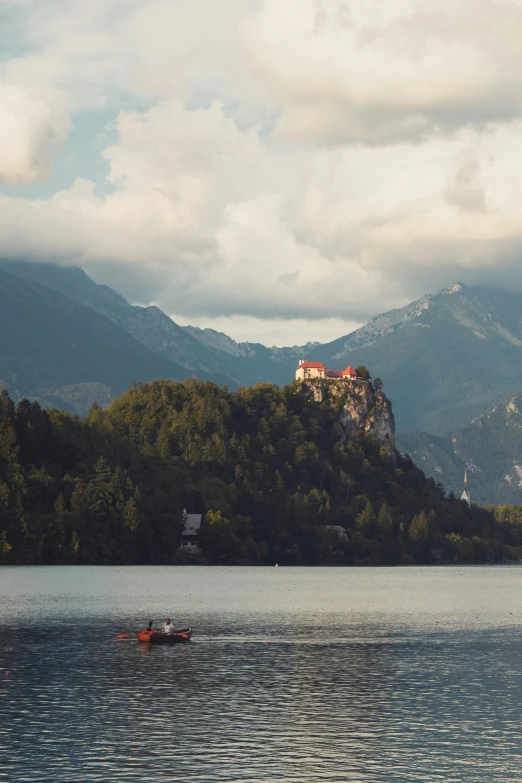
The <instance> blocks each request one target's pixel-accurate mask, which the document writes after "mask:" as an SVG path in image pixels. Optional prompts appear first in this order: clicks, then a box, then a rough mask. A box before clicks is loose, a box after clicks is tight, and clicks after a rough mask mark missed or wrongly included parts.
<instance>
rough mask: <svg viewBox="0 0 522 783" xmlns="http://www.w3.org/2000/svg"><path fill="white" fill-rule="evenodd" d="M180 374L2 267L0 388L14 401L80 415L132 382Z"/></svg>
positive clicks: (85, 311)
mask: <svg viewBox="0 0 522 783" xmlns="http://www.w3.org/2000/svg"><path fill="white" fill-rule="evenodd" d="M186 375H187V372H186V370H185V369H184V368H182V367H180V366H179V365H177V364H175V363H174V362H170V361H168V360H167V359H164V358H162V357H160V356H158V355H156V354H154V353H152V352H151V351H149V350H147V349H146V348H144V347H143V345H141V344H140V343H139V342H138V341H137V340H135V339H134V338H133V337H131V336H130V335H129V334H128V333H127V332H126V331H124V330H123V329H121V328H120V327H118V326H116V325H115V324H114V323H112V322H111V321H110V320H109V319H107V318H105V317H104V316H103V315H100V314H98V313H96V312H94V311H93V310H91V309H89V308H87V307H84V306H83V305H80V304H78V303H77V302H74V301H73V300H72V299H69V298H68V297H67V296H65V295H64V294H61V293H58V292H57V291H52V290H51V289H50V288H47V287H46V286H42V285H38V284H37V283H34V282H32V281H29V280H23V279H21V278H20V277H15V276H14V275H11V274H9V273H7V272H5V271H3V270H0V387H5V388H7V389H8V391H9V392H10V393H11V394H12V395H13V396H14V397H16V398H19V397H22V396H28V397H36V398H38V399H39V400H40V401H41V402H42V403H43V404H45V405H52V406H55V407H62V408H65V409H66V410H72V411H75V412H77V413H80V414H83V413H85V412H86V411H87V409H88V408H89V406H90V404H91V403H92V402H93V401H94V400H96V401H98V402H100V403H101V404H106V403H108V402H109V401H110V400H111V399H112V398H113V397H114V396H116V395H118V394H120V393H121V392H123V391H124V390H125V389H127V388H128V387H129V385H130V384H131V383H132V382H133V381H149V380H153V379H156V378H171V379H173V380H183V379H184V378H185V377H186Z"/></svg>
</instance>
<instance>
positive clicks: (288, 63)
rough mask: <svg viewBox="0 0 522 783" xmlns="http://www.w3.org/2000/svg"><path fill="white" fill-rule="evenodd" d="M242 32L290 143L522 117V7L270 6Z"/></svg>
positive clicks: (401, 136) (492, 2)
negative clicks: (280, 108)
mask: <svg viewBox="0 0 522 783" xmlns="http://www.w3.org/2000/svg"><path fill="white" fill-rule="evenodd" d="M242 33H243V42H244V47H245V53H246V55H247V57H248V59H249V62H250V67H251V68H252V69H253V71H254V73H255V74H256V77H257V78H258V80H259V81H260V82H262V84H263V85H264V87H265V89H266V90H267V92H268V94H269V95H270V96H272V97H273V99H274V100H278V101H279V102H280V103H281V104H282V105H283V106H284V112H283V113H282V116H281V120H280V122H279V126H278V131H279V133H280V135H281V136H282V137H284V138H288V139H293V140H301V141H308V142H310V143H317V144H327V145H331V144H339V145H343V144H372V145H380V144H390V143H392V144H394V143H398V142H401V141H411V142H418V141H419V140H421V139H424V138H427V137H429V136H431V135H433V134H444V133H450V132H452V131H454V130H455V129H458V128H461V127H463V126H477V127H483V126H485V125H487V124H489V123H494V122H497V121H503V120H510V119H513V118H514V117H519V116H520V113H521V110H522V98H521V95H522V93H521V86H522V85H521V81H522V75H521V73H520V69H519V67H518V62H519V61H520V57H521V55H522V7H521V6H520V4H518V3H512V2H509V3H508V2H498V1H497V0H460V2H459V3H454V2H449V0H441V2H438V3H437V4H435V5H434V4H433V3H430V2H428V1H427V0H421V1H420V2H418V0H394V2H390V3H382V2H381V0H351V2H347V1H346V0H285V1H284V4H283V7H282V5H281V2H280V0H265V2H264V3H263V6H262V8H261V9H260V10H259V11H258V12H257V13H256V14H254V15H252V16H251V17H250V18H249V19H248V20H245V21H244V23H243V25H242Z"/></svg>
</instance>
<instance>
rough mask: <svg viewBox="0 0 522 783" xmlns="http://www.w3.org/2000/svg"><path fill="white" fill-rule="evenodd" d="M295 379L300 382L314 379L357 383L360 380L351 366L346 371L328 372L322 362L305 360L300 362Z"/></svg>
mask: <svg viewBox="0 0 522 783" xmlns="http://www.w3.org/2000/svg"><path fill="white" fill-rule="evenodd" d="M295 377H296V380H298V381H306V380H311V379H312V378H326V379H329V380H336V379H337V380H343V379H344V380H349V381H356V380H357V378H358V376H357V372H356V371H355V370H354V369H353V367H351V366H350V365H349V366H348V367H347V368H346V370H327V369H326V367H325V365H324V364H322V363H321V362H308V361H305V360H302V361H300V362H299V365H298V367H297V370H296V371H295Z"/></svg>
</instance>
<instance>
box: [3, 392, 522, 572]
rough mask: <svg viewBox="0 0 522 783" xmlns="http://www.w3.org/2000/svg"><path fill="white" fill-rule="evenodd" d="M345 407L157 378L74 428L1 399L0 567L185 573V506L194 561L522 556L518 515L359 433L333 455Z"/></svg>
mask: <svg viewBox="0 0 522 783" xmlns="http://www.w3.org/2000/svg"><path fill="white" fill-rule="evenodd" d="M341 403H342V400H341V401H339V400H338V401H337V403H336V404H332V403H331V402H328V401H326V402H323V403H314V402H313V401H312V400H311V399H310V398H309V397H307V396H306V395H304V394H302V393H300V391H299V389H298V387H297V386H296V385H295V384H293V385H291V386H288V387H286V388H284V389H279V388H277V387H275V386H272V385H270V384H258V385H257V386H255V387H248V388H241V389H239V390H238V391H236V392H234V393H229V392H228V391H227V389H226V388H225V387H223V388H219V387H217V386H216V385H215V384H213V383H210V382H206V383H204V382H201V381H196V380H193V379H191V380H188V381H185V383H182V384H180V383H175V382H170V381H155V382H152V383H149V384H137V385H135V386H133V387H132V388H131V390H130V391H128V392H126V393H125V394H123V395H122V396H121V397H120V398H119V399H117V400H115V401H114V402H113V403H112V404H111V405H110V407H109V408H107V409H102V408H100V407H99V406H96V405H95V406H93V407H92V409H91V410H90V412H89V415H88V416H87V417H86V418H84V419H79V418H77V417H75V416H72V415H70V414H68V413H64V412H62V411H57V410H43V409H42V408H41V407H40V406H39V405H38V403H37V402H29V401H27V400H22V401H21V402H20V403H19V404H18V405H15V404H14V403H13V401H12V400H11V399H10V398H9V396H8V395H7V393H6V392H5V391H4V392H1V393H0V562H1V563H42V564H46V563H64V564H75V563H79V564H87V563H100V564H106V563H122V564H131V563H140V564H165V563H176V562H183V557H182V555H180V554H179V552H178V548H179V542H180V534H181V529H182V524H183V522H182V519H183V509H186V510H187V511H188V512H194V513H202V514H203V515H204V522H203V526H202V530H201V541H200V543H201V546H202V549H203V557H202V558H201V560H202V562H209V563H216V564H217V563H248V564H257V563H259V564H263V563H274V562H278V563H280V564H298V563H309V564H336V563H338V564H394V563H405V564H408V563H430V562H440V561H442V562H446V561H451V562H453V561H455V560H458V561H459V562H469V561H481V562H482V561H499V560H502V559H505V558H507V559H512V560H518V559H519V558H520V556H521V555H522V511H521V510H520V509H518V508H515V507H501V508H487V509H485V508H480V507H478V506H472V507H471V508H468V507H467V505H466V504H465V503H463V502H461V501H460V500H456V499H455V498H454V497H453V496H450V497H446V496H445V493H444V490H443V488H442V487H441V486H440V485H437V484H436V483H435V482H434V481H433V480H432V479H427V478H426V477H425V476H424V474H423V473H422V471H420V470H419V469H418V468H417V467H415V466H414V465H413V463H412V462H411V461H410V460H409V459H404V458H402V457H400V455H399V454H396V455H395V454H392V455H391V456H390V454H389V453H388V451H387V450H386V448H384V447H383V446H382V445H381V444H380V443H379V442H378V441H377V440H376V438H375V437H374V436H372V435H368V434H364V432H362V431H361V432H358V433H357V434H356V435H355V437H353V438H351V439H350V440H349V441H348V442H347V443H345V444H344V445H343V444H342V443H341V442H340V441H339V434H338V430H337V426H336V424H337V420H338V415H339V405H340V404H341ZM337 526H340V527H342V528H344V529H345V531H346V533H343V531H342V530H339V529H337ZM185 562H186V560H185Z"/></svg>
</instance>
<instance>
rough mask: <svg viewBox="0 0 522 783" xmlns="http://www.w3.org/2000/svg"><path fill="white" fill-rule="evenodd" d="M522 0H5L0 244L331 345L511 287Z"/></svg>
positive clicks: (248, 332) (252, 326)
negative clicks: (442, 299) (394, 320)
mask: <svg viewBox="0 0 522 783" xmlns="http://www.w3.org/2000/svg"><path fill="white" fill-rule="evenodd" d="M521 62H522V0H458V2H455V0H451V2H450V0H437V3H434V2H433V0H429V2H428V0H386V2H383V0H219V2H216V0H89V2H85V0H67V1H66V2H64V0H0V256H3V257H8V258H11V259H30V260H37V261H53V262H56V263H60V264H75V265H79V266H81V267H83V268H84V269H85V270H86V271H87V272H88V273H89V274H90V275H91V276H92V277H93V278H94V279H95V280H96V281H97V282H100V283H106V284H108V285H111V286H112V287H114V288H115V289H116V290H118V291H119V292H120V293H122V294H123V295H124V296H126V297H127V298H128V299H129V301H131V302H132V303H135V304H141V305H149V304H155V305H157V306H159V307H161V309H163V310H164V311H165V312H167V313H168V314H169V315H171V316H172V317H173V318H174V320H176V321H177V322H178V323H181V324H189V323H190V324H194V325H197V326H201V327H207V326H208V327H211V328H215V329H218V330H220V331H224V332H226V333H227V334H230V335H231V336H232V337H234V338H235V339H238V340H256V341H259V342H264V343H266V344H270V345H271V344H280V345H282V344H287V345H294V344H304V343H306V342H308V341H316V340H319V341H326V340H329V339H334V338H337V337H339V336H341V335H343V334H347V333H348V332H350V331H352V330H353V329H354V328H356V326H358V325H360V324H362V323H364V322H365V321H367V320H368V319H369V318H370V317H372V316H373V315H376V314H377V313H380V312H383V311H386V310H389V309H392V308H394V307H401V306H403V305H405V304H407V303H408V302H409V301H412V300H413V299H416V298H418V297H419V296H421V295H422V294H424V293H434V292H436V291H437V290H438V289H440V288H443V287H445V286H447V285H449V284H451V283H453V282H455V281H460V282H463V283H465V284H495V285H498V286H502V287H506V288H510V289H513V288H514V289H517V290H521V291H522V269H521V264H520V258H521V250H522V68H521V67H520V63H521Z"/></svg>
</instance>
